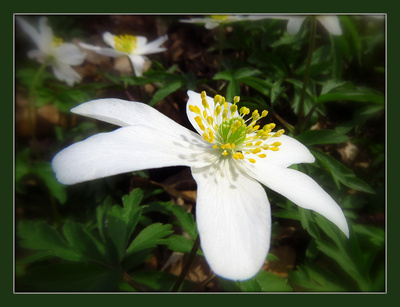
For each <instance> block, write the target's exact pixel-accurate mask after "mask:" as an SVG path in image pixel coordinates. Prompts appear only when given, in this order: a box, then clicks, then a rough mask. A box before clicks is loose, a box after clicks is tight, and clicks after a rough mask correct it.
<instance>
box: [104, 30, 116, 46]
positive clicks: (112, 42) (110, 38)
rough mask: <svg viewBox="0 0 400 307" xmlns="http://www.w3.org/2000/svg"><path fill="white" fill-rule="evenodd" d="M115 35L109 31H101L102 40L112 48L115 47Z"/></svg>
mask: <svg viewBox="0 0 400 307" xmlns="http://www.w3.org/2000/svg"><path fill="white" fill-rule="evenodd" d="M114 38H115V35H113V34H111V33H110V32H104V33H103V40H104V42H105V43H106V44H107V45H109V46H110V47H112V48H115V40H114Z"/></svg>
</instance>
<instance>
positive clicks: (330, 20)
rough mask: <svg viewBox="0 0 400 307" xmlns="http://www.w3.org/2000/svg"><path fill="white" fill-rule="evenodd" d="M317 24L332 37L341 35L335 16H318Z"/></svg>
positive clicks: (337, 19)
mask: <svg viewBox="0 0 400 307" xmlns="http://www.w3.org/2000/svg"><path fill="white" fill-rule="evenodd" d="M317 19H318V20H319V22H320V23H321V24H322V25H323V26H324V27H325V29H326V30H328V32H329V33H331V34H333V35H342V28H341V27H340V23H339V18H338V17H337V16H318V17H317Z"/></svg>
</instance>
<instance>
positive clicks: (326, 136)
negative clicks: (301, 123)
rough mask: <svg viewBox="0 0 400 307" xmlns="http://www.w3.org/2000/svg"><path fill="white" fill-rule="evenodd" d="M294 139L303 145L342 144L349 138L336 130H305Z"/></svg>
mask: <svg viewBox="0 0 400 307" xmlns="http://www.w3.org/2000/svg"><path fill="white" fill-rule="evenodd" d="M296 139H297V140H298V141H299V142H301V143H303V144H304V145H308V146H311V145H316V144H336V143H344V142H347V141H348V140H349V137H348V136H347V135H344V134H340V133H338V132H337V131H336V130H307V131H305V132H303V133H302V134H300V135H298V136H297V137H296Z"/></svg>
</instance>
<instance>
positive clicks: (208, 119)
mask: <svg viewBox="0 0 400 307" xmlns="http://www.w3.org/2000/svg"><path fill="white" fill-rule="evenodd" d="M213 122H214V118H212V116H207V123H208V124H209V125H210V126H212V124H213Z"/></svg>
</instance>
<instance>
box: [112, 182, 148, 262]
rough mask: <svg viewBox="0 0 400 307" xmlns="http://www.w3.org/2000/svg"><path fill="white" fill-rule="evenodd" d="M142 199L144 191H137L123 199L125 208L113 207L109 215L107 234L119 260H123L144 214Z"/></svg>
mask: <svg viewBox="0 0 400 307" xmlns="http://www.w3.org/2000/svg"><path fill="white" fill-rule="evenodd" d="M142 197H143V191H141V190H139V189H135V190H133V191H132V192H131V193H130V194H129V195H125V196H124V197H123V198H122V202H123V204H124V207H121V206H119V205H115V206H112V207H111V209H110V210H109V211H108V213H107V234H108V236H109V237H110V238H111V240H112V241H113V242H114V245H115V247H116V248H117V251H118V255H119V259H122V256H123V254H124V251H125V249H126V246H127V244H128V240H129V238H130V236H131V235H132V233H133V231H134V229H135V227H136V225H137V223H138V221H139V218H140V216H141V214H142V208H141V207H140V206H139V203H140V201H141V200H142Z"/></svg>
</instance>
